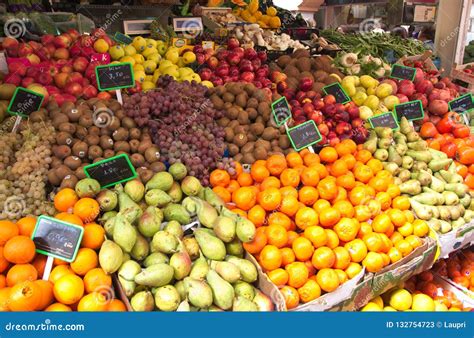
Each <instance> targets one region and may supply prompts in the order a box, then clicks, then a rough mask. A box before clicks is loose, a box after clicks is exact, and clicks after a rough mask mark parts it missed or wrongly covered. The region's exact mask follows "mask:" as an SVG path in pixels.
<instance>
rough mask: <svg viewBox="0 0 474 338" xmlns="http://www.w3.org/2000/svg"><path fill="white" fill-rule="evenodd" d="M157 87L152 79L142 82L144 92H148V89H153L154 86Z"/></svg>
mask: <svg viewBox="0 0 474 338" xmlns="http://www.w3.org/2000/svg"><path fill="white" fill-rule="evenodd" d="M155 87H156V86H155V84H154V83H153V82H151V81H144V82H143V83H142V90H143V91H144V92H146V91H147V90H150V89H153V88H155Z"/></svg>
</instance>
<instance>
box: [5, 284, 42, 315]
mask: <svg viewBox="0 0 474 338" xmlns="http://www.w3.org/2000/svg"><path fill="white" fill-rule="evenodd" d="M41 300H42V299H41V288H40V287H39V286H38V285H37V284H36V283H35V282H31V281H25V282H21V283H19V284H16V285H15V286H13V287H12V288H11V289H10V298H9V302H8V307H9V309H10V310H11V311H35V310H36V309H38V306H39V305H40V302H41Z"/></svg>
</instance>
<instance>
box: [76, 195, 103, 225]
mask: <svg viewBox="0 0 474 338" xmlns="http://www.w3.org/2000/svg"><path fill="white" fill-rule="evenodd" d="M73 210H74V211H73V212H74V215H77V216H79V217H80V218H81V220H82V221H83V222H85V223H91V222H93V221H94V220H95V219H96V218H97V216H99V213H100V206H99V203H98V202H97V201H96V200H94V199H92V198H89V197H84V198H81V199H80V200H79V201H77V202H76V204H74V209H73Z"/></svg>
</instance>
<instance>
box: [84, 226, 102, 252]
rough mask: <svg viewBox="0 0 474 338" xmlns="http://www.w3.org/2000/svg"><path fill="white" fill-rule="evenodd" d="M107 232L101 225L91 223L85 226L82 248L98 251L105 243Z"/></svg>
mask: <svg viewBox="0 0 474 338" xmlns="http://www.w3.org/2000/svg"><path fill="white" fill-rule="evenodd" d="M104 236H105V230H104V228H103V227H101V226H100V225H99V224H96V223H89V224H86V225H84V235H83V236H82V242H81V246H82V247H85V248H89V249H94V250H98V249H100V247H101V245H102V243H103V242H104Z"/></svg>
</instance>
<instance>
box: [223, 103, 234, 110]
mask: <svg viewBox="0 0 474 338" xmlns="http://www.w3.org/2000/svg"><path fill="white" fill-rule="evenodd" d="M233 106H234V104H233V103H232V102H225V103H224V110H229V109H230V108H232V107H233Z"/></svg>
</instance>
